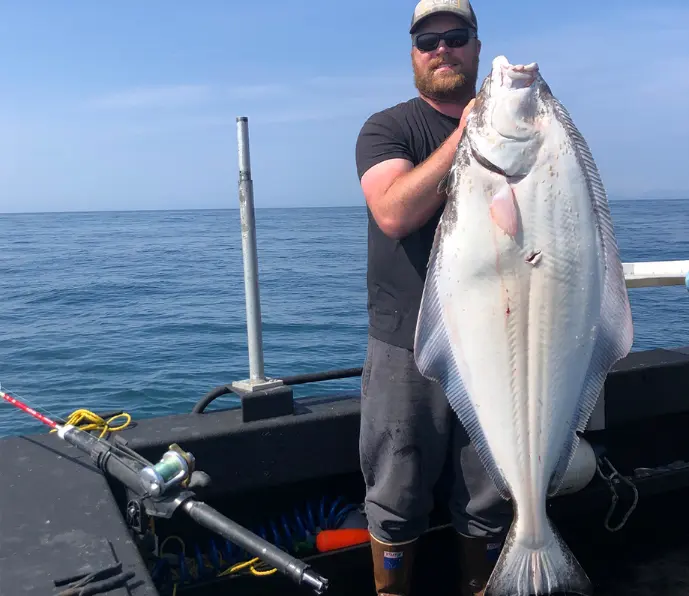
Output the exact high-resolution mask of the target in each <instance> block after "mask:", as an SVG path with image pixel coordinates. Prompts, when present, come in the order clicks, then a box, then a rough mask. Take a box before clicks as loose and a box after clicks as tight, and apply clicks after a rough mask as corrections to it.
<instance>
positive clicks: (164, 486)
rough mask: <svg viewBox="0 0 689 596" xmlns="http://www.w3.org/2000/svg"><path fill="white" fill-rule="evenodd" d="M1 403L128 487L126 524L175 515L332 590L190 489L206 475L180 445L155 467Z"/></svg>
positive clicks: (301, 580) (300, 580)
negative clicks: (180, 513)
mask: <svg viewBox="0 0 689 596" xmlns="http://www.w3.org/2000/svg"><path fill="white" fill-rule="evenodd" d="M0 397H2V398H3V399H4V400H5V401H6V402H8V403H10V404H12V405H13V406H15V407H16V408H18V409H20V410H22V411H23V412H25V413H27V414H29V415H30V416H32V417H33V418H35V419H36V420H39V421H40V422H42V423H43V424H45V425H46V426H49V427H50V428H51V429H54V430H55V431H56V434H57V436H58V437H59V438H60V439H62V440H63V441H66V442H67V443H69V444H70V445H73V446H74V447H76V448H77V449H79V450H81V451H83V452H84V453H86V454H88V455H89V456H90V457H91V459H92V460H93V461H94V463H95V464H96V466H97V467H98V468H99V469H100V470H101V471H102V472H103V473H105V474H108V475H109V476H111V477H113V478H115V479H116V480H118V481H120V482H121V483H122V484H124V485H125V486H126V487H127V488H128V489H129V490H130V491H131V492H132V493H134V494H135V495H137V499H135V500H131V501H130V503H129V504H128V506H127V517H128V519H131V518H137V517H140V516H141V514H142V513H143V512H142V511H140V510H139V507H140V505H143V507H144V509H145V513H146V514H147V515H149V516H151V517H161V518H169V517H170V516H171V515H172V514H173V513H174V512H175V511H176V510H177V509H181V510H182V511H184V512H185V513H186V514H187V515H188V516H189V517H190V518H191V519H193V520H194V521H195V522H196V523H198V524H199V525H201V526H203V527H205V528H207V529H208V530H210V531H212V532H214V533H216V534H219V535H220V536H222V537H223V538H226V539H227V540H229V541H230V542H232V543H234V544H236V545H237V546H239V547H241V548H243V549H244V550H245V551H246V552H248V553H250V554H252V555H253V556H255V557H258V558H259V559H261V560H262V561H264V562H265V563H267V564H269V565H271V566H272V567H274V568H275V569H277V570H278V571H279V572H281V573H283V574H284V575H286V576H287V577H289V578H290V579H291V580H292V581H294V582H295V583H297V584H305V585H307V586H308V587H310V588H312V589H313V591H314V592H315V593H316V594H322V593H324V592H325V591H326V590H327V589H328V580H327V579H326V578H324V577H322V576H320V575H318V574H317V573H314V572H313V571H312V570H311V569H310V566H309V565H308V564H307V563H305V562H304V561H301V560H299V559H297V558H295V557H293V556H291V555H290V554H288V553H286V552H284V551H283V550H281V549H279V548H278V547H276V546H275V545H273V544H271V543H270V542H268V541H267V540H264V539H263V538H261V537H260V536H257V535H256V534H254V533H253V532H251V531H249V530H247V529H246V528H244V527H243V526H241V525H239V524H237V523H236V522H234V521H232V520H231V519H229V518H227V517H225V516H224V515H223V514H221V513H220V512H218V511H216V510H215V509H213V508H212V507H210V506H209V505H207V504H206V503H204V502H203V501H199V500H197V499H196V498H195V495H194V492H193V491H192V490H190V489H192V488H194V487H195V486H196V487H198V486H204V485H206V484H208V482H210V478H209V477H208V475H207V474H205V472H201V471H199V470H195V469H194V468H195V459H194V456H193V455H192V454H191V453H189V452H185V451H183V450H182V449H181V448H180V447H179V446H178V445H176V444H172V445H170V446H169V449H168V451H166V452H165V453H164V454H163V456H162V457H161V459H160V460H159V461H158V462H157V463H155V464H154V463H152V462H150V461H148V460H147V459H145V458H144V457H142V456H141V455H139V454H138V453H137V452H136V451H134V450H132V449H130V448H129V447H127V446H126V445H125V442H124V441H123V440H122V438H121V437H118V436H115V437H114V439H113V441H114V442H111V441H109V440H107V441H106V440H104V439H101V438H99V437H96V436H94V435H92V434H91V433H89V432H87V431H83V430H81V429H79V428H77V427H75V426H73V425H71V424H67V423H65V424H59V423H57V422H55V421H54V420H52V419H50V418H49V417H47V416H45V415H44V414H41V413H40V412H38V411H37V410H35V409H34V408H32V407H30V406H28V405H27V404H26V403H24V402H22V401H21V400H19V399H17V398H16V397H14V396H12V395H9V394H8V393H6V392H5V391H3V390H2V389H1V388H0Z"/></svg>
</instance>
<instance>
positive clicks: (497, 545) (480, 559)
mask: <svg viewBox="0 0 689 596" xmlns="http://www.w3.org/2000/svg"><path fill="white" fill-rule="evenodd" d="M457 536H458V539H459V557H460V565H459V573H460V578H459V582H460V586H461V588H460V594H461V596H484V589H485V587H486V584H487V583H488V578H490V574H491V573H492V571H493V568H494V567H495V563H496V562H497V560H498V556H499V555H500V550H501V548H502V543H501V542H498V541H497V540H496V539H495V538H468V537H466V536H462V535H461V534H458V535H457Z"/></svg>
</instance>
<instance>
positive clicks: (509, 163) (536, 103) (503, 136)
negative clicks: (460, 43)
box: [466, 56, 552, 177]
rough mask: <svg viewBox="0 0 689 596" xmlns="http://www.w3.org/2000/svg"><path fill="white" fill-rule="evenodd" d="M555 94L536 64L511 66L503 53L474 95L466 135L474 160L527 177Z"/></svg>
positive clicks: (501, 171)
mask: <svg viewBox="0 0 689 596" xmlns="http://www.w3.org/2000/svg"><path fill="white" fill-rule="evenodd" d="M551 97H552V95H551V93H550V89H549V88H548V85H547V84H546V83H545V81H544V80H543V78H542V77H541V75H540V72H539V68H538V64H536V63H535V62H533V63H531V64H510V63H509V61H508V60H507V58H505V57H504V56H498V57H497V58H495V59H494V60H493V68H492V70H491V72H490V74H489V75H488V76H487V77H486V79H485V80H484V82H483V85H482V86H481V89H480V91H479V93H478V95H477V96H476V102H475V104H474V109H473V110H472V113H471V115H470V116H469V118H468V120H467V126H466V136H467V141H468V142H469V144H470V147H471V150H472V153H473V155H474V158H475V159H476V160H477V161H478V162H479V163H480V164H481V165H482V166H484V167H485V168H487V169H490V170H493V171H495V172H496V173H498V174H501V175H503V176H507V177H512V176H517V177H518V176H525V175H526V174H528V172H529V170H530V168H531V166H532V165H533V163H534V161H535V159H536V155H537V153H538V148H539V147H540V145H541V138H542V137H541V133H542V131H543V130H544V126H543V121H544V119H545V118H547V117H548V112H549V110H548V106H547V103H548V100H549V99H550V98H551Z"/></svg>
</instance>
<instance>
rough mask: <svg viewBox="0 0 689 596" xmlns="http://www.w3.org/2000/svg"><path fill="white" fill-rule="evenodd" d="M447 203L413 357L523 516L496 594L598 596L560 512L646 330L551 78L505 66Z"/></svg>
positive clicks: (460, 154) (500, 565) (462, 155)
mask: <svg viewBox="0 0 689 596" xmlns="http://www.w3.org/2000/svg"><path fill="white" fill-rule="evenodd" d="M447 192H448V201H447V204H446V207H445V211H444V213H443V216H442V219H441V221H440V223H439V225H438V229H437V231H436V236H435V242H434V245H433V250H432V253H431V258H430V260H429V264H428V272H427V278H426V283H425V287H424V292H423V298H422V302H421V308H420V312H419V317H418V323H417V329H416V339H415V357H416V362H417V365H418V367H419V370H420V371H421V373H422V374H423V375H424V376H426V377H428V378H431V379H434V380H436V381H438V382H439V383H440V384H441V385H442V387H443V388H444V390H445V393H446V395H447V398H448V400H449V402H450V404H451V405H452V408H453V409H454V411H455V412H456V413H457V415H458V417H459V419H460V420H461V422H462V423H463V425H464V426H465V427H466V429H467V432H468V434H469V436H470V437H471V439H472V441H473V442H474V444H475V446H476V448H477V450H478V453H479V455H480V457H481V460H482V462H483V464H484V465H485V467H486V469H487V470H488V472H489V474H490V475H491V477H492V478H493V480H494V482H495V484H496V486H497V488H498V490H499V491H500V493H501V494H502V496H503V497H504V498H505V499H511V500H512V503H513V506H514V510H515V519H514V522H513V524H512V527H511V528H510V530H509V534H508V536H507V539H506V542H505V545H504V547H503V550H502V553H501V555H500V558H499V560H498V562H497V564H496V566H495V569H494V571H493V574H492V575H491V578H490V581H489V583H488V586H487V588H486V595H487V596H489V595H496V596H528V595H529V594H548V593H551V592H569V593H577V594H591V592H592V586H591V582H590V580H589V578H588V577H587V575H586V573H585V572H584V570H583V569H582V568H581V566H580V564H579V563H578V562H577V560H576V558H575V557H574V555H573V554H572V552H571V551H570V549H569V547H568V546H567V545H566V544H565V543H564V541H563V540H562V538H561V537H560V535H559V533H558V532H557V530H556V529H555V528H554V526H553V525H552V523H551V522H550V520H549V519H548V517H547V514H546V498H547V497H548V496H552V495H553V494H554V493H555V492H556V491H557V489H558V487H559V485H560V483H561V481H562V479H563V477H564V475H565V472H566V471H567V467H568V466H569V463H570V461H571V458H572V456H573V453H574V451H575V449H576V447H577V444H578V437H577V434H576V433H577V431H583V430H584V428H585V427H586V424H587V421H588V419H589V417H590V415H591V412H592V410H593V408H594V406H595V403H596V400H597V398H598V395H599V394H600V391H601V389H602V387H603V383H604V381H605V378H606V375H607V373H608V372H609V370H610V368H611V367H612V366H613V364H614V363H615V362H616V361H617V360H619V359H620V358H622V357H623V356H625V355H627V354H628V353H629V351H630V349H631V346H632V339H633V326H632V317H631V309H630V306H629V299H628V296H627V288H626V285H625V280H624V273H623V270H622V264H621V262H620V258H619V252H618V247H617V243H616V240H615V235H614V230H613V224H612V220H611V216H610V209H609V206H608V202H607V197H606V193H605V190H604V187H603V184H602V182H601V179H600V176H599V173H598V170H597V168H596V165H595V163H594V160H593V158H592V156H591V152H590V151H589V148H588V146H587V143H586V141H585V140H584V138H583V137H582V135H581V134H580V132H579V131H578V130H577V128H576V127H575V125H574V123H573V122H572V120H571V118H570V116H569V114H568V113H567V111H566V109H565V108H564V107H563V105H562V104H561V103H560V102H559V101H558V100H557V99H556V98H555V97H554V96H553V95H552V93H551V91H550V89H549V87H548V85H547V84H546V82H545V81H544V80H543V78H542V77H541V74H540V71H539V68H538V65H537V64H535V63H534V64H529V65H511V64H510V63H509V62H508V61H507V59H506V58H505V57H504V56H499V57H497V58H496V59H495V60H494V61H493V65H492V71H491V73H490V74H489V76H487V77H486V80H485V81H484V83H483V85H482V87H481V90H480V92H479V93H478V95H477V97H476V102H475V104H474V108H473V110H472V113H471V115H470V117H469V118H468V121H467V126H466V129H465V132H464V134H463V136H462V139H461V141H460V143H459V146H458V148H457V153H456V156H455V160H454V162H453V165H452V167H451V170H450V173H449V178H448V181H447Z"/></svg>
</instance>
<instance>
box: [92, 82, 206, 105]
mask: <svg viewBox="0 0 689 596" xmlns="http://www.w3.org/2000/svg"><path fill="white" fill-rule="evenodd" d="M211 97H212V90H211V87H209V86H208V85H171V86H163V87H139V88H135V89H126V90H124V91H118V92H115V93H109V94H106V95H103V96H100V97H96V98H95V99H92V100H90V101H88V102H87V104H88V105H89V106H91V107H93V108H97V109H106V110H112V109H114V110H119V109H125V110H126V109H151V108H160V107H165V108H168V107H183V106H188V105H194V104H198V103H201V102H205V101H207V100H208V99H209V98H211Z"/></svg>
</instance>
